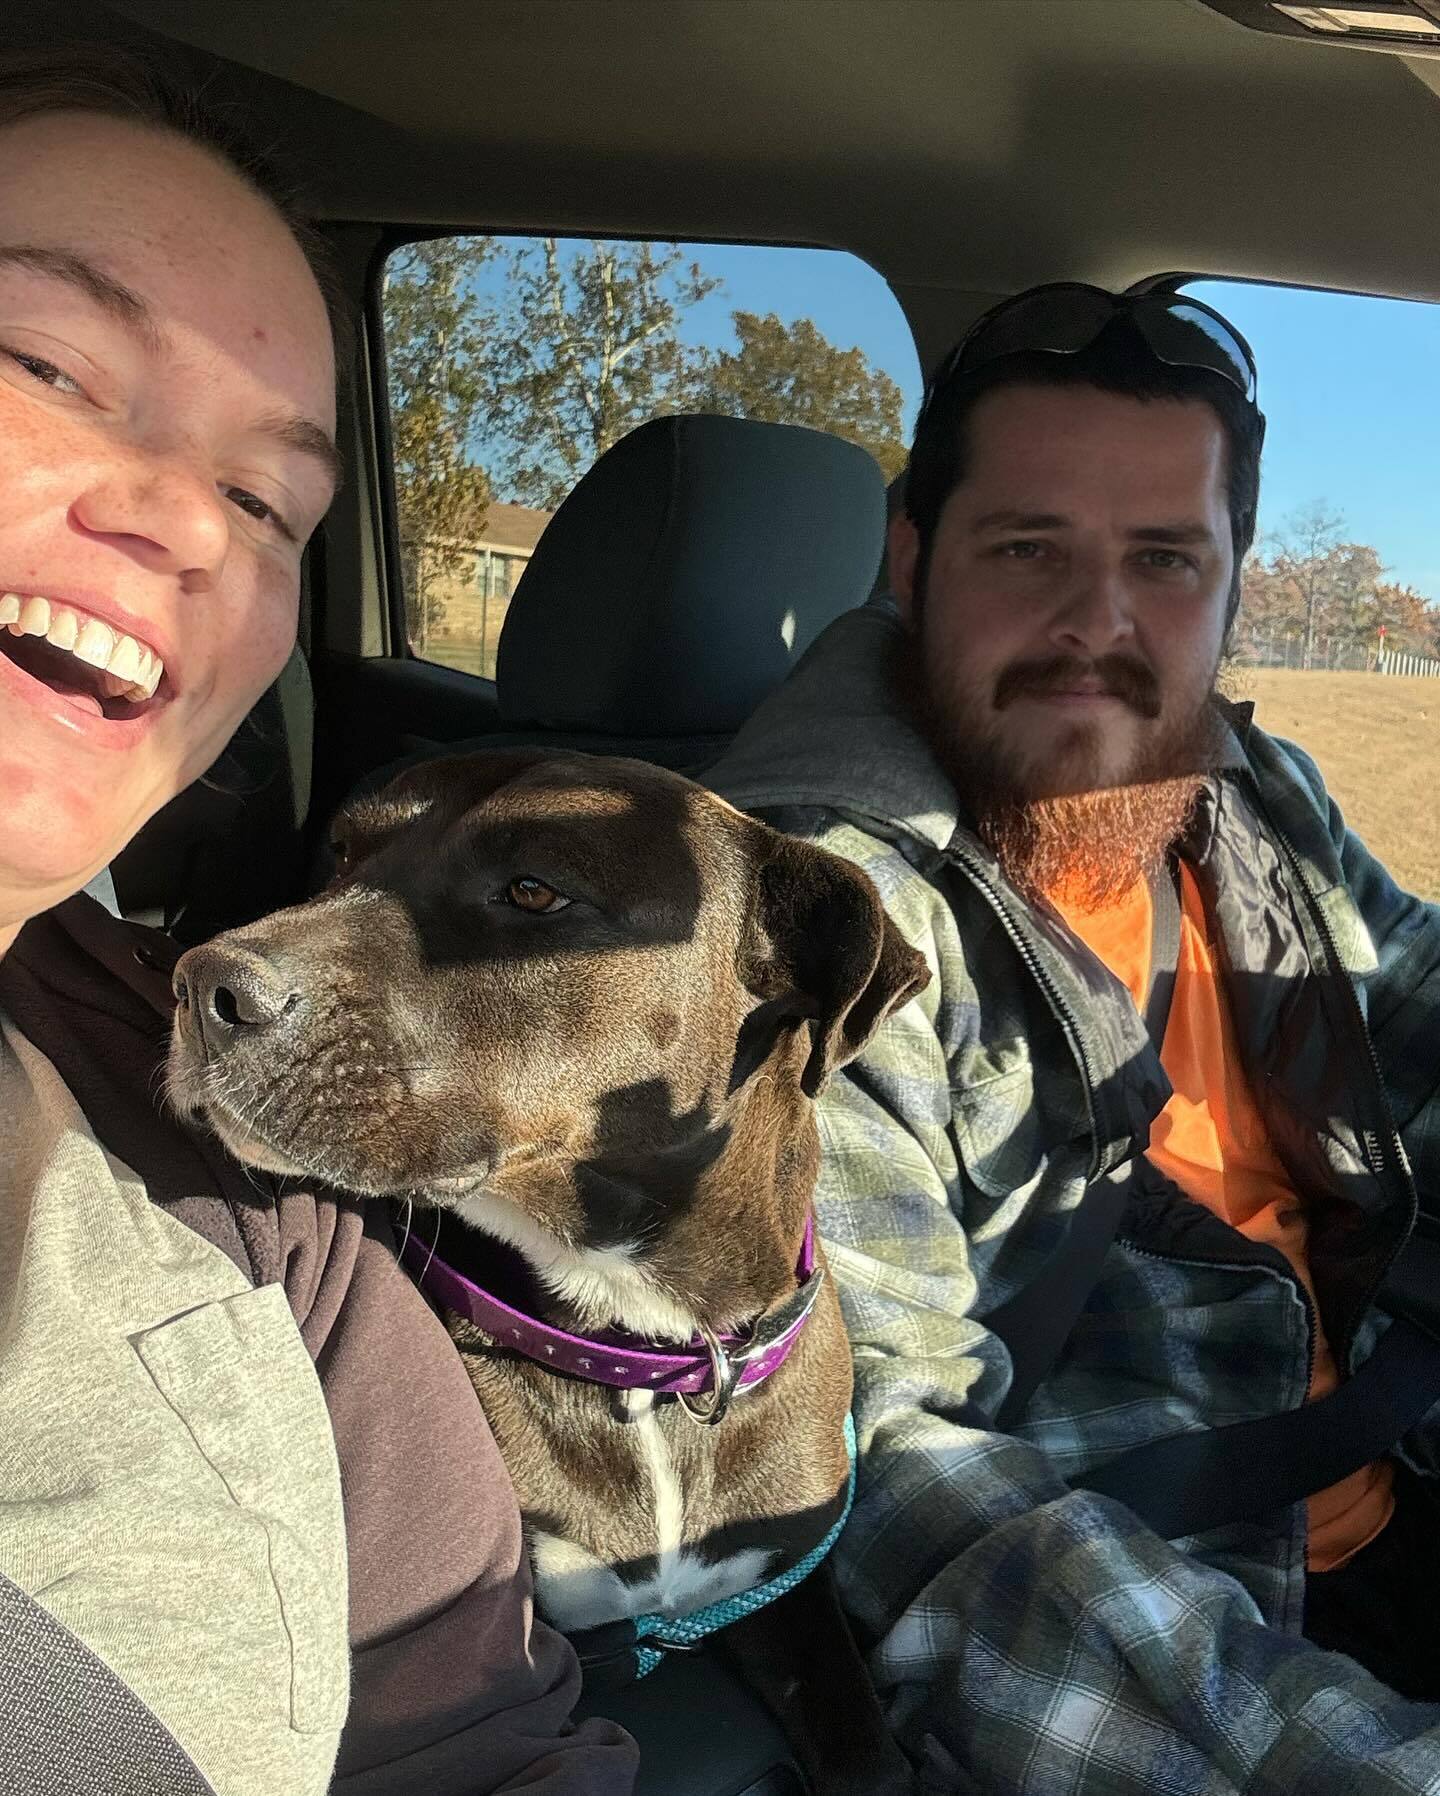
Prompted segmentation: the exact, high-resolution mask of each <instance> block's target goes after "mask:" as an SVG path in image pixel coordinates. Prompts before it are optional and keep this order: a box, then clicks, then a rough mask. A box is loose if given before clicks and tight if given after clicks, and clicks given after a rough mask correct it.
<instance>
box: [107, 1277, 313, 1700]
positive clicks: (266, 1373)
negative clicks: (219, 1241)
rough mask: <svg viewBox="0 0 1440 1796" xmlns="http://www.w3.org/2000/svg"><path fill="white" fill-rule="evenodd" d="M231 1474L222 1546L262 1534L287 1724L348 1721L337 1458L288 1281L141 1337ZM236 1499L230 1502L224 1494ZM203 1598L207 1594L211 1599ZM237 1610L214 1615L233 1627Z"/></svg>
mask: <svg viewBox="0 0 1440 1796" xmlns="http://www.w3.org/2000/svg"><path fill="white" fill-rule="evenodd" d="M132 1342H133V1345H134V1348H135V1352H136V1354H137V1355H138V1356H139V1358H140V1360H141V1362H142V1364H143V1365H144V1366H145V1369H146V1370H147V1372H148V1373H149V1374H150V1377H151V1378H152V1379H153V1381H154V1383H155V1386H156V1388H157V1390H158V1391H159V1392H160V1395H161V1396H162V1397H163V1399H164V1400H165V1402H166V1403H167V1404H168V1405H169V1407H170V1408H171V1409H172V1410H173V1411H174V1413H175V1415H176V1416H177V1417H178V1418H179V1419H180V1421H181V1422H182V1423H183V1424H184V1426H185V1428H186V1429H187V1430H188V1431H189V1434H190V1436H191V1438H192V1440H193V1441H194V1443H195V1446H196V1448H197V1449H198V1451H199V1453H200V1454H201V1455H202V1457H203V1458H204V1460H205V1461H206V1462H207V1464H208V1465H209V1467H210V1469H211V1471H212V1472H213V1473H214V1475H215V1476H216V1478H218V1480H219V1481H220V1484H221V1486H222V1487H223V1492H224V1496H223V1497H222V1498H221V1499H220V1501H219V1503H218V1504H217V1509H216V1522H215V1551H216V1552H217V1553H225V1552H226V1551H227V1547H228V1548H230V1549H232V1550H233V1551H235V1552H236V1553H237V1554H239V1553H241V1552H245V1551H247V1550H248V1543H249V1542H251V1541H253V1540H255V1537H256V1535H255V1531H256V1530H257V1529H259V1530H261V1531H263V1539H264V1543H265V1550H264V1553H263V1555H261V1564H262V1566H263V1569H262V1571H261V1574H260V1577H259V1580H258V1582H259V1585H260V1588H259V1592H258V1597H257V1600H258V1602H260V1603H262V1604H264V1603H267V1602H268V1603H269V1604H270V1605H271V1606H272V1609H273V1610H274V1611H278V1618H279V1623H280V1627H279V1628H278V1629H277V1630H275V1637H276V1638H277V1639H278V1640H280V1641H282V1642H283V1643H284V1644H283V1646H282V1648H281V1652H282V1655H283V1662H282V1663H281V1664H280V1665H279V1666H278V1667H277V1674H278V1675H279V1676H280V1677H281V1678H282V1679H283V1680H284V1685H285V1686H286V1687H287V1688H288V1709H289V1721H290V1726H291V1727H292V1728H293V1729H295V1731H296V1732H298V1733H302V1734H311V1733H323V1732H327V1731H331V1730H338V1728H339V1727H340V1725H341V1723H342V1722H343V1720H344V1718H345V1710H346V1705H347V1702H348V1697H349V1658H348V1641H347V1611H348V1593H347V1586H346V1578H347V1566H346V1554H345V1519H344V1511H343V1508H342V1505H341V1499H340V1468H339V1464H338V1461H337V1459H336V1454H335V1440H334V1435H333V1433H332V1431H331V1427H330V1418H329V1414H328V1412H327V1410H326V1407H325V1398H324V1394H323V1392H322V1391H321V1388H320V1381H319V1378H318V1377H317V1375H316V1372H315V1368H314V1366H313V1365H312V1364H311V1361H310V1355H309V1353H308V1352H307V1350H306V1348H305V1344H304V1342H303V1341H302V1340H301V1338H300V1332H299V1330H298V1329H297V1327H296V1326H295V1321H294V1318H293V1317H292V1315H291V1313H290V1307H289V1305H288V1303H287V1302H286V1299H285V1293H284V1291H283V1289H282V1288H281V1287H280V1286H279V1285H265V1286H262V1287H261V1288H260V1289H258V1290H253V1291H244V1292H241V1293H240V1294H239V1295H238V1296H235V1297H231V1298H228V1299H225V1300H224V1301H222V1302H218V1303H208V1304H202V1305H201V1306H199V1307H198V1308H196V1309H193V1310H190V1311H187V1312H186V1313H185V1314H184V1315H182V1316H179V1317H177V1318H175V1319H174V1320H173V1321H170V1322H166V1323H164V1324H163V1325H162V1326H160V1327H159V1328H154V1329H150V1330H147V1331H146V1332H145V1333H143V1334H140V1335H137V1336H134V1337H132ZM226 1499H228V1501H226ZM202 1600H203V1599H202ZM227 1620H228V1618H227V1617H225V1616H223V1615H220V1616H216V1617H215V1618H214V1621H215V1626H216V1628H217V1630H222V1631H223V1630H224V1629H225V1627H226V1626H227Z"/></svg>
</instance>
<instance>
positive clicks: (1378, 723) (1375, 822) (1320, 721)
mask: <svg viewBox="0 0 1440 1796" xmlns="http://www.w3.org/2000/svg"><path fill="white" fill-rule="evenodd" d="M1232 690H1233V691H1234V693H1235V696H1236V697H1237V698H1250V699H1254V701H1255V719H1256V722H1257V723H1259V724H1260V725H1261V726H1262V728H1264V729H1266V730H1269V731H1270V732H1271V734H1272V735H1276V736H1284V737H1286V738H1287V739H1288V740H1290V741H1292V742H1297V743H1299V745H1300V746H1301V747H1302V748H1303V749H1305V750H1306V752H1307V753H1308V754H1310V755H1312V756H1313V757H1314V759H1315V761H1316V763H1317V764H1318V765H1319V768H1320V771H1321V772H1322V773H1323V774H1324V776H1325V781H1326V784H1327V785H1328V786H1329V788H1330V790H1331V792H1332V793H1333V795H1334V796H1335V798H1336V800H1337V802H1338V803H1339V805H1340V808H1341V810H1342V811H1344V813H1345V821H1346V822H1347V823H1348V824H1349V825H1350V827H1351V828H1352V829H1353V830H1354V831H1355V833H1356V834H1357V835H1358V836H1359V837H1360V838H1361V840H1362V841H1363V842H1364V843H1365V845H1366V847H1367V848H1369V849H1370V851H1371V852H1372V853H1373V854H1375V855H1377V856H1378V857H1379V858H1380V859H1381V860H1382V861H1384V863H1385V865H1386V866H1387V867H1388V868H1389V869H1390V872H1391V873H1392V874H1393V875H1394V877H1395V879H1396V880H1398V881H1399V883H1400V884H1401V885H1402V886H1404V887H1406V889H1407V890H1409V891H1412V892H1417V893H1419V895H1420V896H1421V897H1423V898H1432V899H1437V900H1440V680H1402V679H1389V678H1383V679H1382V678H1381V677H1380V676H1379V675H1378V674H1364V673H1300V672H1298V671H1294V670H1287V669H1285V668H1280V667H1266V668H1245V669H1243V670H1241V671H1240V672H1239V673H1237V674H1236V675H1235V676H1234V679H1233V681H1232Z"/></svg>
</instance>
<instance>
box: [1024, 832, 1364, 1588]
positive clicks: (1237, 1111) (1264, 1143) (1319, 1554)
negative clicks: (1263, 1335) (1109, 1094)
mask: <svg viewBox="0 0 1440 1796" xmlns="http://www.w3.org/2000/svg"><path fill="white" fill-rule="evenodd" d="M1056 908H1057V909H1058V910H1059V911H1060V914H1061V915H1062V916H1063V917H1064V918H1065V921H1066V922H1067V923H1068V924H1069V925H1070V927H1071V929H1073V930H1074V932H1075V934H1076V935H1078V936H1079V937H1080V939H1081V941H1082V942H1084V943H1085V945H1086V946H1087V947H1088V948H1089V949H1090V950H1091V952H1092V953H1093V954H1095V955H1096V956H1097V957H1098V958H1099V959H1100V960H1101V961H1103V962H1104V964H1105V965H1106V966H1107V967H1108V968H1109V969H1110V971H1111V972H1112V973H1113V974H1114V975H1115V977H1116V978H1117V979H1120V980H1122V981H1123V982H1124V984H1125V985H1127V986H1128V987H1129V988H1130V995H1131V997H1133V998H1134V1000H1135V1004H1136V1007H1137V1008H1138V1009H1139V1010H1141V1011H1142V1012H1143V1010H1144V1008H1145V1000H1146V995H1147V992H1148V988H1149V975H1150V954H1151V943H1152V939H1153V935H1154V915H1153V910H1152V902H1151V897H1150V890H1149V887H1148V886H1146V885H1145V884H1144V882H1143V881H1142V882H1141V883H1140V884H1139V885H1137V886H1136V887H1135V888H1134V889H1133V891H1132V892H1131V893H1130V895H1129V896H1128V897H1127V898H1124V899H1122V900H1121V901H1120V902H1119V903H1118V904H1114V905H1111V906H1110V907H1109V908H1108V909H1106V910H1103V911H1092V912H1084V911H1077V910H1075V909H1074V908H1073V907H1072V906H1070V905H1067V904H1065V903H1063V902H1060V901H1057V905H1056ZM1160 1058H1161V1062H1162V1064H1163V1065H1164V1068H1165V1072H1166V1075H1167V1076H1168V1078H1169V1080H1170V1083H1171V1085H1172V1086H1173V1087H1174V1095H1173V1096H1172V1097H1171V1099H1170V1101H1169V1103H1168V1104H1167V1105H1166V1106H1165V1108H1164V1110H1163V1111H1161V1113H1160V1115H1159V1116H1158V1117H1156V1119H1155V1122H1154V1125H1153V1127H1152V1128H1151V1131H1150V1146H1149V1149H1148V1153H1149V1157H1150V1160H1151V1161H1152V1163H1153V1164H1154V1165H1155V1166H1156V1167H1157V1168H1158V1169H1159V1170H1160V1171H1161V1172H1163V1173H1165V1174H1166V1176H1167V1177H1169V1178H1171V1179H1173V1180H1174V1181H1175V1183H1176V1184H1177V1185H1178V1186H1179V1187H1180V1189H1181V1190H1182V1191H1183V1192H1184V1193H1185V1195H1186V1196H1187V1197H1191V1198H1193V1199H1194V1200H1195V1201H1196V1202H1197V1203H1202V1204H1204V1205H1205V1207H1206V1209H1208V1210H1213V1211H1214V1213H1215V1214H1216V1215H1217V1216H1219V1217H1221V1218H1223V1220H1224V1221H1226V1222H1228V1223H1229V1224H1230V1225H1231V1226H1232V1227H1233V1228H1236V1229H1238V1230H1239V1231H1240V1233H1241V1234H1242V1235H1246V1236H1248V1237H1249V1239H1250V1240H1252V1241H1263V1242H1265V1243H1266V1244H1267V1245H1269V1246H1271V1247H1278V1248H1279V1250H1280V1251H1281V1253H1283V1254H1284V1255H1285V1257H1286V1259H1287V1260H1289V1262H1290V1264H1291V1265H1292V1266H1293V1267H1294V1269H1295V1273H1296V1276H1297V1277H1298V1278H1299V1279H1300V1281H1301V1283H1302V1284H1303V1285H1304V1286H1305V1289H1306V1290H1307V1291H1308V1292H1309V1294H1310V1300H1311V1303H1312V1304H1314V1302H1315V1290H1314V1287H1313V1285H1312V1284H1311V1282H1310V1264H1309V1257H1308V1250H1307V1235H1308V1223H1307V1220H1306V1216H1305V1211H1304V1208H1303V1206H1302V1204H1301V1201H1300V1198H1299V1196H1298V1194H1297V1193H1296V1191H1295V1190H1294V1188H1293V1187H1292V1186H1291V1184H1290V1181H1289V1178H1288V1176H1287V1174H1286V1172H1285V1168H1284V1167H1283V1166H1282V1165H1281V1163H1280V1160H1279V1159H1278V1157H1277V1156H1276V1154H1275V1150H1274V1149H1273V1148H1272V1147H1271V1145H1270V1139H1269V1136H1268V1134H1267V1133H1266V1129H1265V1124H1264V1121H1263V1119H1262V1117H1261V1115H1260V1111H1259V1109H1258V1107H1257V1105H1256V1103H1255V1100H1254V1098H1253V1097H1252V1096H1251V1094H1250V1088H1249V1085H1248V1084H1247V1082H1246V1079H1245V1074H1244V1071H1243V1069H1242V1067H1241V1063H1240V1056H1239V1054H1238V1052H1237V1051H1236V1047H1235V1038H1234V1031H1233V1028H1232V1025H1231V1021H1230V1012H1229V1008H1228V1006H1227V1005H1226V1003H1225V994H1224V989H1223V987H1222V985H1221V983H1220V978H1219V975H1218V971H1217V968H1216V964H1215V958H1214V955H1213V952H1212V949H1211V943H1210V929H1209V922H1208V920H1207V918H1206V915H1205V906H1204V903H1203V901H1202V899H1201V896H1200V889H1199V887H1198V886H1197V885H1196V883H1195V877H1194V875H1193V874H1192V873H1191V871H1190V869H1189V868H1188V867H1186V866H1183V865H1182V867H1181V890H1180V950H1179V957H1178V960H1177V963H1176V968H1175V992H1174V997H1173V998H1172V1000H1171V1005H1170V1018H1169V1021H1168V1023H1167V1024H1166V1027H1165V1042H1164V1046H1163V1048H1162V1050H1161V1055H1160ZM1315 1313H1316V1324H1315V1353H1314V1367H1313V1371H1312V1376H1311V1381H1310V1395H1311V1397H1323V1396H1325V1395H1326V1393H1327V1392H1329V1391H1333V1390H1334V1389H1335V1386H1336V1385H1337V1384H1338V1383H1339V1380H1340V1374H1339V1371H1338V1368H1337V1367H1336V1364H1335V1357H1334V1355H1333V1354H1332V1352H1331V1351H1330V1344H1329V1342H1328V1341H1327V1340H1326V1339H1325V1333H1324V1330H1323V1329H1322V1328H1321V1327H1320V1324H1319V1309H1318V1306H1317V1307H1316V1312H1315ZM1393 1484H1394V1467H1393V1465H1392V1463H1391V1461H1390V1460H1388V1459H1382V1460H1377V1461H1376V1462H1375V1464H1374V1465H1370V1466H1366V1467H1365V1468H1363V1470H1361V1471H1358V1472H1354V1473H1352V1474H1351V1475H1350V1477H1348V1478H1345V1479H1342V1480H1341V1482H1340V1483H1339V1484H1335V1485H1332V1486H1331V1487H1330V1488H1329V1489H1328V1490H1322V1491H1319V1492H1317V1493H1316V1494H1315V1495H1314V1496H1313V1497H1311V1498H1310V1503H1309V1512H1310V1513H1309V1521H1310V1529H1309V1548H1308V1554H1309V1565H1310V1569H1311V1571H1330V1570H1333V1569H1334V1567H1336V1566H1338V1565H1341V1564H1343V1563H1344V1561H1345V1560H1346V1559H1348V1558H1349V1557H1350V1556H1351V1555H1352V1554H1353V1553H1357V1552H1359V1550H1360V1548H1361V1547H1363V1546H1364V1545H1365V1544H1366V1543H1367V1542H1368V1541H1371V1540H1373V1539H1374V1538H1375V1536H1376V1535H1377V1534H1378V1533H1379V1532H1380V1530H1381V1529H1382V1528H1383V1527H1384V1526H1385V1524H1386V1522H1387V1521H1389V1519H1390V1515H1391V1512H1392V1510H1393V1509H1394V1506H1395V1503H1394V1494H1393Z"/></svg>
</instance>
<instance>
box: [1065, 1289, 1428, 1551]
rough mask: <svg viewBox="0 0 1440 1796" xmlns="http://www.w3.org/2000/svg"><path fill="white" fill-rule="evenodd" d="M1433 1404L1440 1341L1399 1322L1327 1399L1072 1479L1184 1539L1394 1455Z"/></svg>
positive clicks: (1181, 1440)
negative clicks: (1398, 1445) (1390, 1454)
mask: <svg viewBox="0 0 1440 1796" xmlns="http://www.w3.org/2000/svg"><path fill="white" fill-rule="evenodd" d="M1437 1269H1440V1268H1437ZM1437 1399H1440V1338H1437V1337H1436V1336H1435V1335H1433V1334H1430V1333H1429V1332H1428V1331H1427V1330H1425V1329H1423V1328H1417V1327H1416V1326H1415V1324H1414V1323H1411V1322H1403V1321H1396V1322H1392V1323H1391V1325H1390V1327H1389V1328H1388V1329H1387V1330H1386V1331H1385V1334H1384V1336H1383V1337H1382V1338H1381V1341H1380V1344H1379V1345H1378V1346H1377V1347H1376V1349H1375V1351H1374V1352H1373V1353H1372V1354H1371V1355H1370V1357H1369V1359H1367V1360H1366V1361H1365V1363H1364V1365H1363V1366H1361V1367H1360V1368H1359V1369H1358V1371H1356V1372H1354V1373H1353V1374H1352V1375H1351V1376H1350V1377H1349V1378H1347V1379H1346V1380H1345V1382H1344V1383H1343V1384H1341V1385H1339V1386H1337V1387H1336V1389H1335V1390H1333V1391H1332V1392H1331V1393H1330V1395H1329V1396H1328V1397H1320V1398H1317V1399H1316V1400H1315V1402H1313V1403H1302V1404H1301V1406H1300V1407H1299V1409H1289V1410H1284V1411H1282V1413H1281V1414H1279V1415H1277V1416H1260V1417H1258V1418H1257V1419H1256V1420H1254V1421H1251V1422H1231V1423H1229V1424H1228V1425H1227V1426H1226V1427H1224V1428H1205V1429H1199V1430H1197V1431H1196V1432H1194V1433H1192V1434H1175V1435H1171V1436H1170V1437H1169V1438H1168V1439H1166V1440H1160V1441H1150V1442H1148V1443H1147V1444H1146V1445H1145V1446H1143V1447H1132V1448H1131V1449H1130V1451H1129V1452H1128V1453H1122V1454H1120V1455H1119V1456H1118V1458H1115V1459H1111V1460H1107V1461H1106V1463H1105V1464H1104V1465H1102V1466H1098V1467H1097V1468H1096V1469H1095V1470H1094V1471H1092V1472H1088V1473H1087V1474H1086V1475H1085V1477H1083V1478H1077V1479H1074V1480H1073V1481H1072V1482H1073V1483H1074V1485H1075V1487H1076V1489H1078V1490H1088V1491H1090V1492H1092V1493H1093V1494H1094V1495H1095V1496H1101V1497H1114V1498H1115V1499H1116V1500H1117V1501H1118V1502H1121V1503H1124V1504H1125V1506H1126V1507H1127V1508H1129V1509H1132V1510H1134V1512H1135V1513H1136V1515H1138V1516H1139V1517H1140V1519H1141V1521H1143V1522H1144V1523H1145V1525H1146V1527H1148V1528H1150V1529H1152V1530H1153V1531H1154V1532H1155V1533H1156V1534H1158V1535H1159V1536H1160V1537H1161V1539H1162V1540H1179V1539H1182V1538H1183V1537H1184V1536H1186V1535H1189V1534H1204V1533H1206V1532H1208V1531H1209V1530H1210V1529H1211V1528H1220V1527H1225V1526H1228V1525H1229V1524H1230V1523H1232V1522H1243V1521H1250V1520H1253V1519H1255V1518H1257V1517H1259V1516H1263V1515H1265V1514H1267V1513H1268V1512H1269V1511H1271V1510H1275V1509H1279V1508H1282V1507H1286V1506H1288V1505H1290V1504H1292V1503H1300V1502H1303V1501H1304V1499H1305V1498H1306V1497H1310V1496H1313V1495H1314V1494H1315V1492H1316V1491H1317V1490H1328V1489H1329V1487H1330V1486H1331V1485H1332V1484H1338V1483H1339V1482H1340V1480H1341V1479H1342V1478H1348V1477H1349V1476H1350V1474H1351V1473H1352V1472H1358V1471H1359V1470H1360V1468H1361V1467H1362V1466H1367V1465H1371V1464H1373V1462H1374V1461H1375V1460H1377V1459H1380V1458H1382V1457H1383V1456H1384V1455H1385V1454H1386V1453H1388V1452H1389V1451H1390V1449H1391V1448H1392V1447H1394V1446H1395V1445H1396V1443H1397V1442H1398V1441H1400V1440H1401V1439H1403V1437H1404V1436H1405V1435H1406V1434H1408V1433H1409V1432H1410V1430H1411V1429H1412V1428H1413V1427H1414V1426H1415V1424H1416V1423H1417V1422H1418V1421H1419V1420H1420V1419H1421V1417H1422V1416H1423V1415H1425V1413H1426V1412H1427V1411H1428V1410H1430V1409H1432V1408H1433V1407H1434V1405H1435V1403H1436V1401H1437Z"/></svg>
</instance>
